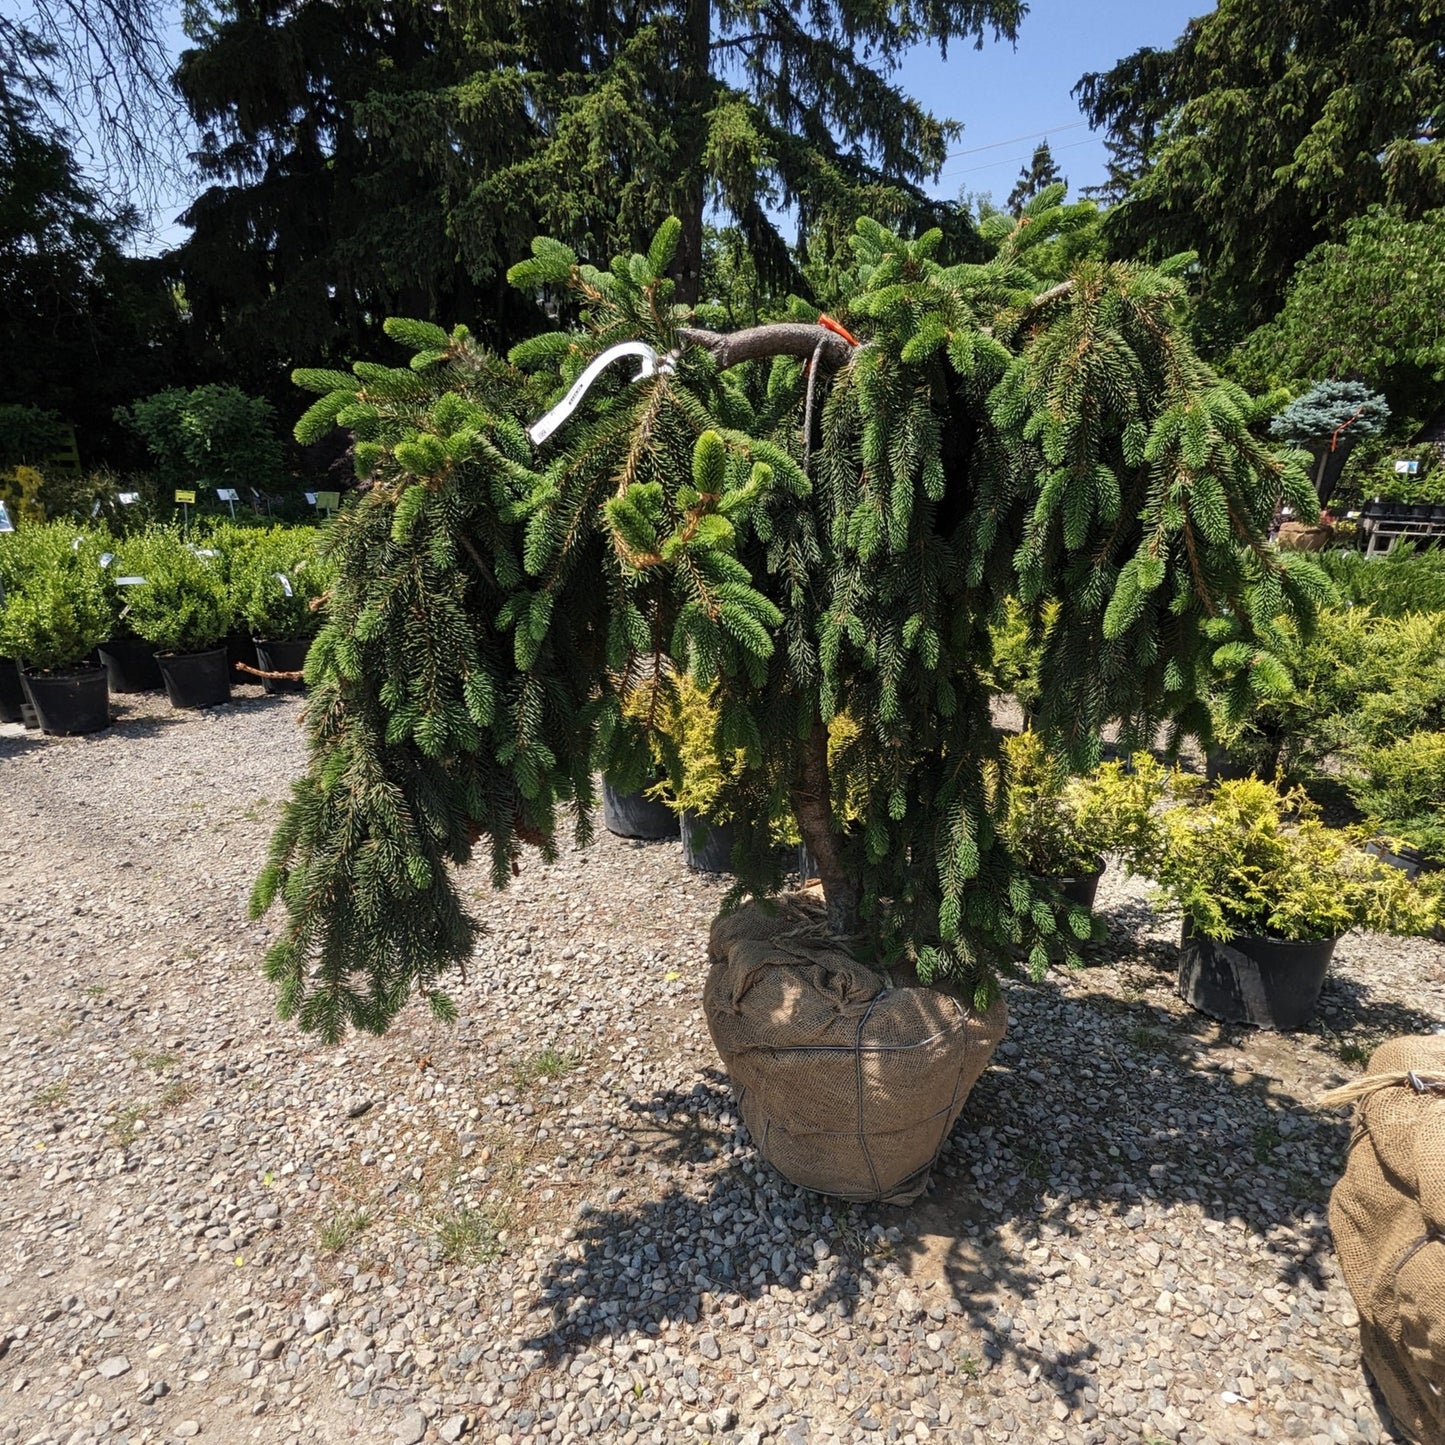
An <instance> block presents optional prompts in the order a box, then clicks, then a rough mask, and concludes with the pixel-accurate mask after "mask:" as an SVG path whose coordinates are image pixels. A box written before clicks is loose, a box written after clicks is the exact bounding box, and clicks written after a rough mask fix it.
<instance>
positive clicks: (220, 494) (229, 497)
mask: <svg viewBox="0 0 1445 1445" xmlns="http://www.w3.org/2000/svg"><path fill="white" fill-rule="evenodd" d="M216 497H217V500H219V501H222V502H239V501H240V500H241V494H240V493H239V492H238V491H237V490H236V489H235V487H217V488H216Z"/></svg>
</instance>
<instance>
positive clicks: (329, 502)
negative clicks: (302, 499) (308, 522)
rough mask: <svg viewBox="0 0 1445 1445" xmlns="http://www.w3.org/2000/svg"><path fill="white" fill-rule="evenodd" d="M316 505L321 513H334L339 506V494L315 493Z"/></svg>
mask: <svg viewBox="0 0 1445 1445" xmlns="http://www.w3.org/2000/svg"><path fill="white" fill-rule="evenodd" d="M316 505H317V506H318V507H320V508H321V510H322V511H323V512H334V511H335V510H336V509H337V508H338V507H339V506H340V505H341V493H340V492H317V494H316Z"/></svg>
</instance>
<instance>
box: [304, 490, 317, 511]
mask: <svg viewBox="0 0 1445 1445" xmlns="http://www.w3.org/2000/svg"><path fill="white" fill-rule="evenodd" d="M306 503H307V505H308V506H311V507H314V506H315V505H316V493H315V492H307V493H306Z"/></svg>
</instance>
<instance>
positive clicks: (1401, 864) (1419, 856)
mask: <svg viewBox="0 0 1445 1445" xmlns="http://www.w3.org/2000/svg"><path fill="white" fill-rule="evenodd" d="M1365 852H1366V853H1368V854H1369V855H1370V857H1371V858H1378V859H1379V860H1380V862H1381V863H1388V864H1389V865H1390V867H1391V868H1398V869H1399V870H1400V871H1401V872H1402V873H1403V874H1404V875H1405V877H1406V878H1414V877H1415V876H1416V875H1417V874H1418V873H1419V872H1420V869H1421V868H1423V867H1424V866H1425V855H1424V854H1423V853H1421V852H1418V851H1417V850H1416V849H1414V848H1411V847H1409V846H1408V845H1407V844H1404V843H1399V844H1396V845H1395V846H1394V847H1391V846H1390V845H1389V844H1388V843H1382V842H1380V841H1379V840H1378V839H1377V840H1375V841H1374V842H1370V843H1366V844H1365Z"/></svg>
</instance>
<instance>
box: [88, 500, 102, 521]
mask: <svg viewBox="0 0 1445 1445" xmlns="http://www.w3.org/2000/svg"><path fill="white" fill-rule="evenodd" d="M90 515H91V516H92V517H98V516H100V498H99V497H97V498H96V499H95V505H94V506H93V507H92V508H91V509H90Z"/></svg>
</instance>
